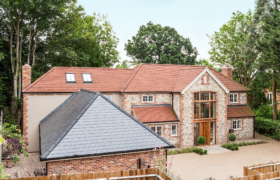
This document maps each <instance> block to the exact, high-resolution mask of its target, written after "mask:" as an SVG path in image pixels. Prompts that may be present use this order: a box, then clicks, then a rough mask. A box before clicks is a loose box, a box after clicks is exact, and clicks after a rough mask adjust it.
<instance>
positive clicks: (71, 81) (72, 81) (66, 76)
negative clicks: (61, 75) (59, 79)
mask: <svg viewBox="0 0 280 180" xmlns="http://www.w3.org/2000/svg"><path fill="white" fill-rule="evenodd" d="M68 75H74V76H73V77H74V80H70V81H69V80H68ZM65 78H66V82H67V83H76V77H75V73H65Z"/></svg>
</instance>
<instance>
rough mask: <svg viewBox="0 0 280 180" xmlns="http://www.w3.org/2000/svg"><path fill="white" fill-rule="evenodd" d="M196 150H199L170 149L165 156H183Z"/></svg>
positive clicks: (194, 148)
mask: <svg viewBox="0 0 280 180" xmlns="http://www.w3.org/2000/svg"><path fill="white" fill-rule="evenodd" d="M196 149H199V148H197V147H193V148H182V149H173V150H172V149H171V150H168V151H167V155H176V154H184V153H191V152H195V150H196Z"/></svg>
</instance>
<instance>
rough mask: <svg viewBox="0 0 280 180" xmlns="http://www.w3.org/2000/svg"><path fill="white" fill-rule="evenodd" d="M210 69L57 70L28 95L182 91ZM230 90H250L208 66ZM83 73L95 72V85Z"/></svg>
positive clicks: (167, 66) (34, 85) (163, 66)
mask: <svg viewBox="0 0 280 180" xmlns="http://www.w3.org/2000/svg"><path fill="white" fill-rule="evenodd" d="M205 68H206V66H196V65H171V64H140V65H138V66H137V67H135V68H134V69H119V68H89V67H88V68H84V67H54V68H52V69H51V70H50V71H48V72H47V73H46V74H45V75H43V76H42V77H41V78H39V79H38V80H36V81H35V82H34V83H32V84H31V85H30V86H28V87H27V88H25V89H24V90H23V91H24V92H76V91H78V90H79V89H88V90H91V91H98V92H182V91H183V90H184V89H185V88H186V87H187V86H188V85H189V84H190V83H191V82H192V81H193V80H194V79H195V78H196V77H197V76H198V75H199V74H200V73H201V72H202V71H203V70H204V69H205ZM208 68H209V70H210V71H211V72H212V73H213V74H214V75H215V76H216V77H217V78H218V79H219V80H220V81H221V83H223V84H224V86H225V87H226V88H227V89H228V90H229V91H232V92H233V91H249V89H248V88H246V87H244V86H242V85H241V84H239V83H237V82H235V81H234V80H232V79H230V78H228V77H226V76H224V75H222V74H221V73H220V72H217V71H216V70H214V69H212V68H210V67H208ZM65 73H75V76H76V83H67V82H66V79H65ZM82 73H91V76H92V81H93V82H92V83H83V79H82Z"/></svg>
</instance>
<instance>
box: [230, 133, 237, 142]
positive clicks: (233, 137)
mask: <svg viewBox="0 0 280 180" xmlns="http://www.w3.org/2000/svg"><path fill="white" fill-rule="evenodd" d="M228 138H229V140H230V141H235V139H236V136H235V135H234V134H230V135H229V137H228Z"/></svg>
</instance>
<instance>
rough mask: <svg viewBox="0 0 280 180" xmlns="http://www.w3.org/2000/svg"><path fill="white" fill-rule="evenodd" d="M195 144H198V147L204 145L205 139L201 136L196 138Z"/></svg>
mask: <svg viewBox="0 0 280 180" xmlns="http://www.w3.org/2000/svg"><path fill="white" fill-rule="evenodd" d="M197 142H198V143H199V144H200V145H204V144H205V143H206V138H205V137H203V136H199V137H198V138H197Z"/></svg>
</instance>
